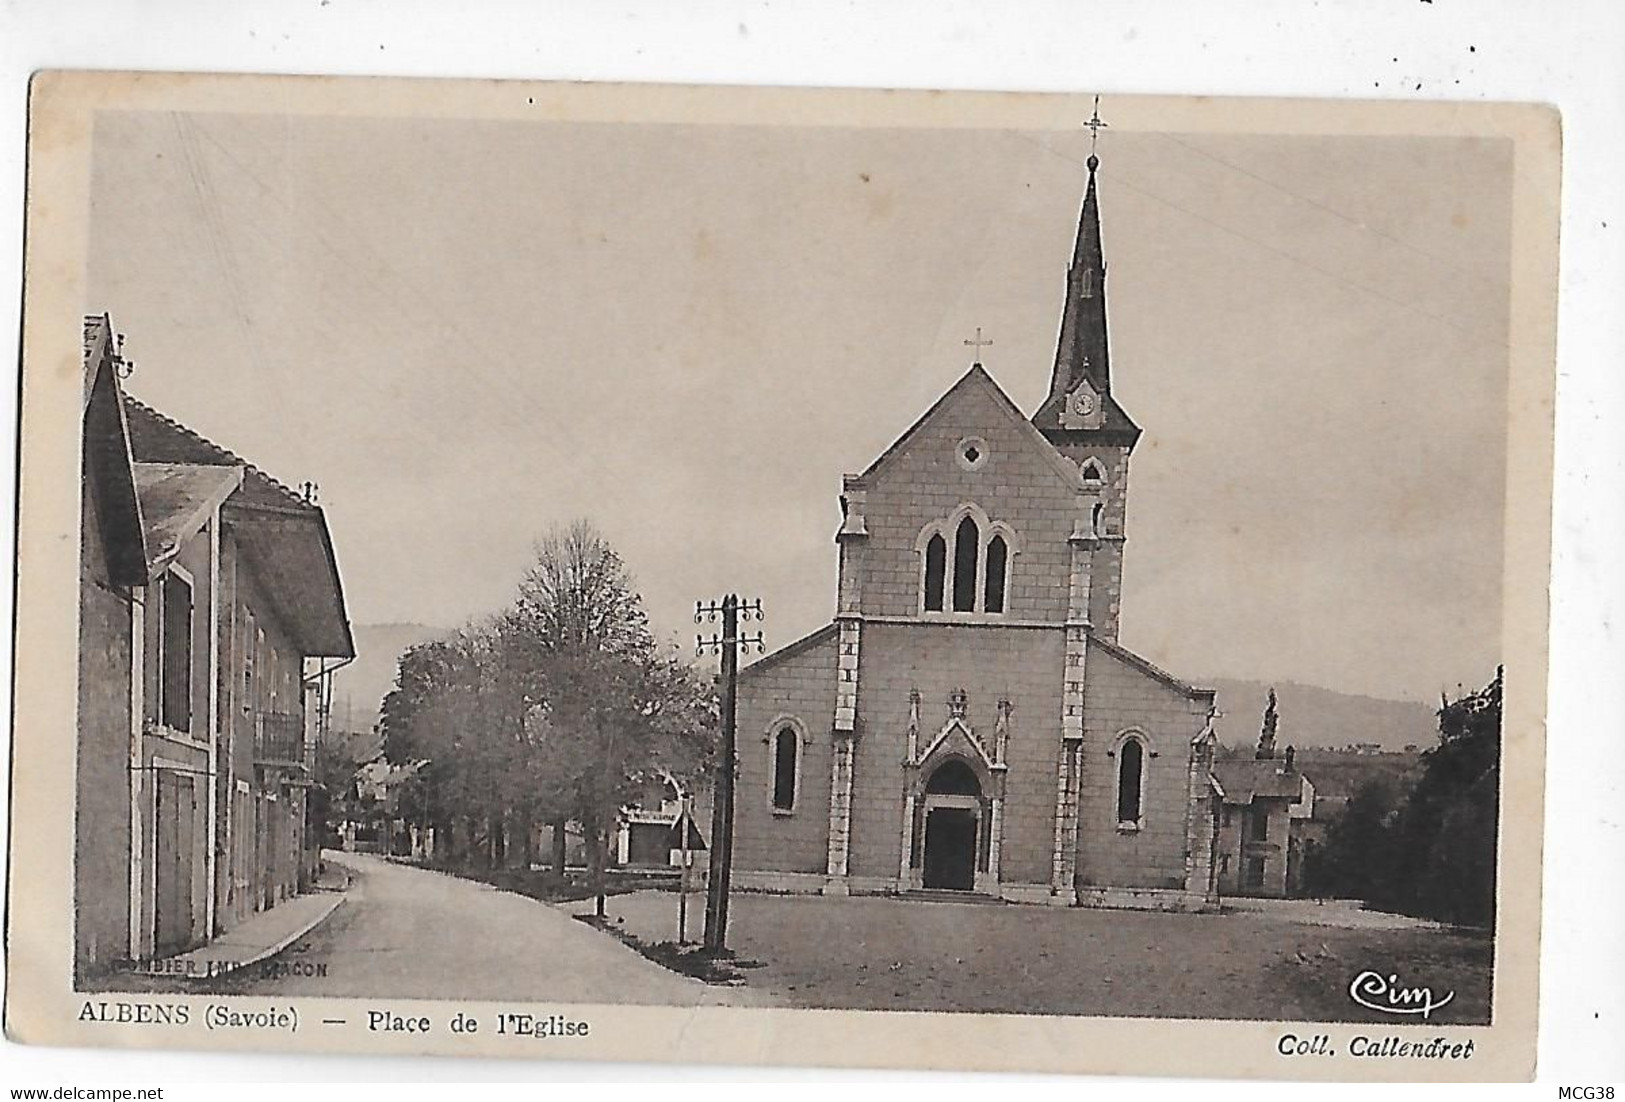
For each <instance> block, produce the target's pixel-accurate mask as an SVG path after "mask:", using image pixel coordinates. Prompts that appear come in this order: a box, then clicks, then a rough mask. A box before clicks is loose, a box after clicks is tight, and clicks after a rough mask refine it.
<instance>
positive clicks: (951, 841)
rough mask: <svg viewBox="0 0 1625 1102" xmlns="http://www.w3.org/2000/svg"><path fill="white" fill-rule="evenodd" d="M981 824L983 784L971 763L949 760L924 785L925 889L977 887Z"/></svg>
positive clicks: (970, 888) (967, 889)
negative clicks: (977, 861) (977, 860)
mask: <svg viewBox="0 0 1625 1102" xmlns="http://www.w3.org/2000/svg"><path fill="white" fill-rule="evenodd" d="M981 825H982V785H981V782H980V781H978V780H977V778H976V772H975V770H973V769H971V767H970V766H969V765H968V764H966V763H965V762H963V761H961V760H960V759H958V758H950V759H948V760H947V761H945V762H943V763H942V764H941V765H939V766H938V767H937V768H936V770H935V771H934V772H933V773H932V774H931V777H930V779H929V780H927V781H926V783H925V861H924V874H925V875H924V880H923V883H924V886H925V887H927V888H948V889H952V890H955V891H967V892H968V891H971V890H973V889H974V888H975V887H976V857H977V848H978V847H977V842H978V836H979V834H980V828H981Z"/></svg>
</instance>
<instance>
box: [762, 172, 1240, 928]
mask: <svg viewBox="0 0 1625 1102" xmlns="http://www.w3.org/2000/svg"><path fill="white" fill-rule="evenodd" d="M1098 167H1099V160H1098V158H1097V157H1095V156H1094V155H1093V154H1091V155H1090V157H1089V160H1088V170H1089V179H1088V185H1087V188H1086V191H1085V194H1084V199H1083V209H1082V214H1081V217H1080V219H1079V225H1078V234H1077V244H1076V247H1075V249H1074V252H1073V257H1072V262H1071V265H1070V268H1069V270H1068V272H1067V279H1066V300H1065V308H1064V312H1063V314H1062V319H1061V327H1060V337H1059V341H1058V344H1057V348H1056V353H1055V364H1054V372H1053V376H1052V379H1051V383H1050V390H1049V396H1048V397H1047V398H1046V399H1045V400H1044V402H1043V404H1042V405H1040V406H1039V408H1038V410H1037V412H1035V413H1034V414H1033V415H1032V416H1031V417H1027V416H1025V415H1024V414H1023V413H1022V412H1021V411H1020V410H1019V409H1017V408H1016V406H1015V404H1014V403H1013V402H1012V401H1011V400H1010V398H1009V397H1008V396H1007V395H1006V394H1005V392H1004V391H1003V390H1002V389H1001V388H1000V387H999V385H998V383H996V382H994V380H993V378H992V377H991V376H990V375H989V374H988V373H987V371H986V370H985V369H984V368H983V366H982V365H981V364H980V363H979V362H978V363H976V364H974V365H973V366H972V367H971V369H970V370H969V371H968V372H967V373H966V374H965V375H964V376H963V377H962V378H961V379H960V380H959V381H958V382H957V383H955V384H954V385H953V387H951V388H950V389H949V390H948V392H947V393H946V394H944V395H943V396H942V397H941V398H940V399H938V400H937V402H936V404H935V405H933V406H932V407H931V408H930V409H929V410H927V411H926V412H925V415H924V416H922V417H921V418H920V419H919V420H918V421H916V422H915V423H914V425H913V426H911V427H910V428H909V429H908V431H906V432H904V433H903V435H902V436H901V437H899V438H898V440H897V441H896V443H894V444H893V445H892V446H891V447H890V448H888V449H887V450H886V451H885V453H884V454H882V455H881V456H880V457H879V458H878V459H876V460H875V461H874V462H873V463H871V464H870V465H869V467H868V469H867V470H865V471H864V472H863V473H862V474H858V475H847V476H846V477H845V479H844V486H843V490H842V494H841V511H842V515H843V521H842V524H841V527H840V530H839V532H838V533H837V534H836V537H835V539H836V543H837V545H838V548H839V562H840V565H839V579H838V585H837V605H836V610H835V616H834V619H833V620H832V621H831V623H830V624H828V625H827V626H826V627H823V628H821V629H819V630H818V631H816V632H814V633H812V634H811V635H809V636H807V637H806V638H803V639H801V640H798V641H796V642H794V643H791V644H789V645H788V646H786V647H783V648H782V649H780V650H778V651H777V652H775V653H773V654H770V655H768V656H766V657H764V658H762V659H760V660H759V661H757V662H755V663H753V664H752V665H750V666H748V667H746V668H745V669H744V670H742V671H741V675H740V681H739V698H738V752H739V774H738V782H737V787H736V795H735V838H734V861H733V865H734V870H735V871H734V874H733V878H734V883H735V884H737V885H739V886H741V887H757V888H771V889H776V890H791V891H798V890H799V891H817V892H824V893H826V894H844V893H848V892H853V893H857V892H863V893H906V892H921V893H925V894H927V895H929V896H940V897H943V898H956V897H958V896H957V895H955V896H949V895H948V894H947V893H969V894H980V895H984V896H990V897H996V898H1002V899H1006V900H1013V901H1023V902H1043V903H1054V904H1060V905H1098V906H1131V907H1145V908H1157V909H1178V910H1199V909H1202V908H1203V907H1206V906H1208V905H1209V904H1211V903H1212V902H1213V901H1214V900H1215V898H1216V895H1215V891H1216V881H1215V869H1214V852H1215V843H1216V830H1217V822H1218V816H1217V814H1216V812H1217V810H1218V808H1219V806H1220V805H1219V803H1218V801H1219V799H1220V791H1219V789H1218V788H1217V785H1216V783H1215V781H1214V779H1213V775H1212V766H1213V748H1214V734H1213V727H1212V717H1213V715H1214V693H1213V690H1211V689H1200V688H1196V687H1193V686H1191V685H1189V684H1186V683H1185V682H1183V681H1181V680H1179V679H1178V678H1176V677H1174V676H1172V675H1171V674H1168V673H1165V672H1163V671H1162V670H1160V669H1158V668H1157V667H1155V666H1153V665H1152V664H1151V663H1150V662H1148V661H1146V660H1145V659H1143V658H1141V657H1139V656H1138V655H1136V654H1134V653H1133V652H1131V651H1129V650H1128V649H1127V648H1125V647H1123V646H1122V645H1120V644H1119V643H1118V641H1117V634H1118V633H1117V628H1118V616H1119V606H1120V601H1121V595H1122V573H1123V549H1124V541H1125V532H1126V524H1125V521H1126V516H1127V504H1128V468H1129V457H1130V455H1131V454H1132V452H1133V451H1134V445H1135V443H1136V442H1137V441H1138V440H1139V437H1140V428H1139V426H1138V425H1136V424H1135V423H1134V421H1133V420H1132V419H1131V418H1130V417H1129V415H1128V413H1127V412H1126V411H1125V410H1124V409H1123V407H1122V406H1121V405H1119V404H1118V402H1117V399H1116V398H1115V397H1114V396H1113V394H1112V375H1111V362H1110V356H1109V347H1108V344H1107V339H1106V264H1105V260H1104V255H1103V252H1102V248H1101V235H1100V207H1099V202H1098V199H1097V196H1096V184H1095V175H1096V170H1097V168H1098ZM979 340H980V338H979V337H978V341H979ZM978 350H979V349H978Z"/></svg>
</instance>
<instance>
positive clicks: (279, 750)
mask: <svg viewBox="0 0 1625 1102" xmlns="http://www.w3.org/2000/svg"><path fill="white" fill-rule="evenodd" d="M254 764H255V765H277V766H282V767H284V768H288V767H297V766H306V765H308V748H307V747H306V745H305V717H304V716H302V715H299V714H298V713H297V712H259V713H257V714H256V715H255V716H254Z"/></svg>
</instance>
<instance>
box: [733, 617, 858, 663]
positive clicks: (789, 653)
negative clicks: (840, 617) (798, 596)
mask: <svg viewBox="0 0 1625 1102" xmlns="http://www.w3.org/2000/svg"><path fill="white" fill-rule="evenodd" d="M838 626H839V625H837V624H836V623H835V622H834V621H831V622H830V623H827V624H825V625H824V626H823V627H821V628H819V629H818V630H817V631H814V632H811V633H809V634H807V635H803V636H802V637H801V638H800V639H797V640H796V641H795V642H793V643H786V644H785V645H784V646H782V647H780V648H779V649H778V650H776V651H774V652H773V653H772V654H769V655H767V656H766V657H763V658H758V659H757V660H756V661H754V662H752V663H751V664H750V665H748V666H742V667H740V670H739V676H740V677H744V676H746V675H747V674H755V673H761V672H762V671H764V670H768V669H771V668H773V667H774V666H777V665H778V664H779V663H780V662H786V661H788V660H790V659H791V658H794V657H795V656H796V655H798V654H804V653H806V652H807V651H810V650H812V649H813V648H814V647H816V646H818V645H819V644H820V643H827V642H829V641H830V640H831V639H833V638H835V635H836V632H837V629H838Z"/></svg>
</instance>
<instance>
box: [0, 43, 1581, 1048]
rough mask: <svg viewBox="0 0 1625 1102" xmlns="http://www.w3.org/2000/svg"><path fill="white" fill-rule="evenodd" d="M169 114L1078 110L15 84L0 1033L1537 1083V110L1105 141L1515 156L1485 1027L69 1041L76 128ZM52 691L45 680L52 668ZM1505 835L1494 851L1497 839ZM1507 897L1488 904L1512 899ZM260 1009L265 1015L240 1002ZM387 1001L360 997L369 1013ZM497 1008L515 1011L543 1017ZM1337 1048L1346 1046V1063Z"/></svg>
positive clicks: (1541, 619)
mask: <svg viewBox="0 0 1625 1102" xmlns="http://www.w3.org/2000/svg"><path fill="white" fill-rule="evenodd" d="M100 110H120V111H188V112H240V113H270V112H276V113H283V114H293V115H353V116H378V117H401V116H415V117H437V118H448V119H452V118H506V119H513V120H521V119H532V120H535V121H573V122H605V123H608V122H643V123H656V122H684V123H695V124H713V125H729V124H733V125H789V126H840V127H894V128H904V127H956V128H998V129H1029V130H1049V131H1062V132H1065V131H1069V130H1071V129H1072V128H1073V127H1074V126H1075V125H1076V121H1077V120H1078V119H1079V118H1083V117H1086V116H1087V114H1088V101H1087V97H1084V96H1076V95H1054V94H1032V93H974V92H953V93H935V92H918V91H884V90H832V89H819V90H810V89H789V88H759V87H726V88H724V87H695V86H672V85H624V84H623V85H612V84H599V85H593V84H558V83H527V82H520V81H449V80H447V81H441V80H397V79H388V78H334V77H271V76H249V75H214V74H163V73H96V72H47V73H41V74H37V75H36V77H35V78H34V80H33V82H32V85H31V89H30V136H29V163H28V183H27V188H28V190H27V194H28V209H27V238H26V250H25V293H24V331H23V375H22V386H21V401H20V405H19V430H20V432H21V448H20V451H19V472H18V517H19V531H18V563H17V570H18V575H17V588H16V593H17V611H16V627H15V631H16V644H17V645H16V649H15V654H16V659H15V669H14V686H15V705H14V716H13V749H12V754H13V759H12V760H13V772H12V778H13V780H12V792H11V798H12V803H11V808H12V820H11V826H12V837H13V839H27V844H26V845H18V844H14V845H13V847H12V851H11V853H10V854H9V855H8V859H9V864H10V894H9V898H8V900H7V903H8V906H7V931H6V934H7V942H8V949H9V952H8V954H7V973H8V974H7V981H8V982H7V992H6V1005H5V1024H6V1031H7V1033H8V1034H9V1035H10V1036H11V1037H13V1038H14V1039H17V1040H21V1041H25V1042H32V1043H40V1044H55V1045H91V1046H111V1047H130V1048H154V1047H163V1048H171V1047H172V1048H187V1049H198V1050H231V1049H244V1048H252V1049H255V1050H260V1051H298V1052H364V1053H369V1054H386V1053H399V1054H424V1053H439V1054H462V1055H483V1056H508V1057H514V1056H518V1057H521V1058H559V1059H577V1060H633V1061H659V1062H667V1063H695V1062H702V1063H731V1064H756V1063H769V1064H790V1065H826V1066H846V1067H918V1068H935V1069H959V1070H986V1071H1031V1072H1075V1073H1096V1074H1110V1073H1137V1074H1151V1075H1175V1076H1192V1077H1212V1076H1237V1077H1260V1078H1299V1079H1330V1080H1346V1079H1351V1078H1358V1079H1373V1080H1381V1079H1395V1080H1459V1079H1463V1078H1469V1079H1489V1080H1500V1079H1528V1078H1531V1077H1532V1076H1533V1073H1534V1057H1535V1029H1536V1021H1537V998H1538V961H1539V951H1538V950H1539V925H1540V894H1541V893H1540V884H1541V841H1542V802H1543V796H1544V769H1543V766H1544V749H1545V722H1544V717H1545V695H1546V658H1547V623H1548V596H1547V592H1548V581H1549V575H1550V544H1551V495H1552V426H1553V392H1554V379H1555V374H1554V357H1555V346H1556V287H1557V258H1558V251H1557V248H1558V239H1557V227H1558V201H1559V179H1558V176H1559V165H1560V161H1561V157H1560V151H1561V150H1560V147H1561V130H1560V124H1559V118H1558V115H1557V112H1556V111H1555V109H1553V108H1550V107H1546V106H1542V105H1535V104H1486V103H1463V104H1452V103H1434V102H1429V103H1422V102H1360V101H1339V100H1284V99H1224V100H1218V99H1209V98H1164V97H1126V96H1125V97H1119V98H1114V101H1113V112H1114V117H1113V123H1112V125H1113V126H1114V127H1115V128H1117V129H1119V130H1131V131H1132V130H1140V131H1148V130H1157V131H1165V132H1211V133H1222V132H1232V133H1251V134H1282V135H1286V134H1320V133H1338V134H1347V135H1401V134H1403V135H1449V136H1481V137H1486V138H1500V139H1506V140H1510V141H1511V142H1513V145H1514V151H1515V152H1514V162H1513V173H1514V181H1513V212H1512V216H1513V222H1514V227H1513V237H1512V257H1511V264H1512V271H1511V286H1512V301H1511V311H1510V340H1509V372H1510V377H1509V387H1508V453H1507V471H1508V474H1507V486H1508V494H1509V500H1510V495H1511V490H1512V488H1513V487H1516V488H1517V491H1518V495H1519V496H1518V507H1517V509H1515V510H1514V509H1511V508H1508V509H1507V510H1506V516H1505V532H1506V560H1505V574H1504V579H1503V599H1504V605H1503V609H1504V614H1503V623H1502V637H1503V646H1502V654H1503V655H1504V660H1505V663H1506V668H1507V678H1506V689H1505V705H1504V709H1505V710H1504V723H1505V732H1506V735H1505V742H1504V747H1503V770H1502V776H1503V790H1502V808H1501V816H1500V821H1501V846H1500V861H1501V869H1500V876H1499V881H1498V883H1499V884H1500V887H1501V895H1500V916H1499V924H1498V931H1497V938H1496V950H1495V967H1494V992H1493V999H1492V1008H1493V1009H1492V1020H1493V1024H1491V1025H1489V1026H1449V1027H1427V1026H1410V1027H1406V1026H1397V1025H1396V1026H1391V1027H1383V1026H1368V1027H1352V1026H1350V1025H1348V1024H1347V1023H1331V1024H1325V1025H1324V1026H1317V1025H1316V1024H1315V1023H1308V1022H1290V1023H1278V1022H1251V1021H1246V1022H1218V1021H1207V1020H1203V1021H1194V1020H1170V1019H1139V1018H1071V1017H1055V1016H1027V1015H985V1014H930V1013H918V1012H897V1011H892V1012H864V1011H836V1010H790V1009H735V1008H704V1009H691V1008H671V1007H644V1006H619V1005H605V1006H584V1005H581V1004H574V1005H572V1006H571V1007H570V1010H571V1012H572V1013H574V1014H576V1015H577V1016H580V1017H585V1018H588V1019H590V1020H591V1021H592V1022H593V1023H594V1030H593V1033H592V1034H591V1035H590V1037H589V1038H587V1039H579V1038H573V1039H572V1040H571V1042H570V1044H569V1046H568V1047H562V1046H561V1047H552V1046H551V1045H549V1044H548V1043H546V1042H530V1043H528V1044H517V1045H516V1044H514V1043H513V1041H512V1040H511V1039H508V1038H503V1039H499V1038H496V1037H493V1036H489V1035H481V1036H479V1037H477V1038H470V1037H454V1036H452V1035H450V1034H448V1033H446V1032H445V1031H444V1029H443V1024H444V1021H445V1020H449V1019H450V1018H451V1017H452V1016H453V1015H454V1014H456V1013H457V1012H458V1011H459V1010H493V1009H498V1008H497V1007H496V1006H495V1005H493V1004H470V1003H467V1002H449V1001H448V1002H422V1001H420V1002H414V1003H412V1004H411V1005H412V1006H413V1008H414V1010H417V1011H420V1012H422V1013H424V1014H427V1015H428V1016H429V1017H431V1018H432V1019H435V1020H436V1021H437V1022H438V1023H439V1024H440V1025H441V1027H442V1028H441V1029H440V1030H439V1031H438V1032H437V1033H435V1034H432V1035H430V1036H428V1037H410V1038H409V1037H397V1036H389V1035H381V1034H370V1033H368V1032H367V1031H366V1029H365V1026H364V1024H362V1023H361V1022H360V1021H359V1017H357V1018H355V1019H352V1021H351V1024H350V1025H349V1026H346V1027H343V1028H337V1027H335V1028H333V1030H332V1032H324V1033H322V1034H321V1035H319V1036H318V1035H314V1034H312V1033H311V1032H309V1031H308V1030H302V1031H301V1032H300V1033H298V1034H297V1035H289V1034H256V1035H255V1041H254V1043H253V1044H251V1045H250V1044H245V1043H244V1041H243V1039H242V1038H241V1037H237V1036H230V1035H223V1034H221V1033H216V1032H211V1031H206V1030H204V1029H203V1028H202V1027H201V1024H200V1023H201V1018H202V1013H201V1012H202V1009H203V1006H204V1005H205V1004H206V1003H207V1002H209V1001H210V999H209V998H208V997H206V996H173V997H171V996H167V995H166V996H165V1000H166V1001H186V1002H189V1003H191V1004H192V1005H193V1006H194V1012H193V1015H192V1022H193V1026H192V1027H189V1028H187V1029H185V1030H184V1031H173V1030H159V1031H155V1030H153V1029H152V1028H151V1027H140V1026H121V1025H116V1024H105V1023H82V1022H79V1021H78V1020H77V1014H78V1012H79V1009H80V1007H81V1006H82V1005H83V1003H84V1001H85V999H84V997H82V996H79V995H77V994H76V993H75V992H74V991H73V990H72V989H71V980H70V977H71V975H72V964H71V962H72V944H71V939H72V933H71V927H72V910H71V906H72V867H73V865H72V861H73V853H72V847H73V807H74V785H73V760H74V746H75V741H76V733H75V704H74V701H75V696H76V686H75V680H74V676H73V673H72V671H74V670H76V668H77V608H78V597H77V593H78V546H79V538H78V521H79V511H78V496H77V493H76V492H74V491H75V488H76V487H77V486H78V484H79V448H78V433H77V423H78V416H79V406H78V397H79V394H80V385H81V381H80V380H81V374H80V373H81V365H80V359H81V356H82V351H81V347H80V339H79V333H80V328H81V317H82V315H83V312H84V310H85V309H86V307H87V303H86V302H85V299H84V292H85V270H84V269H85V258H86V256H87V253H88V244H89V242H88V238H87V234H88V221H89V218H88V215H89V190H90V188H89V184H90V154H91V133H92V126H93V122H94V119H95V115H96V112H98V111H100ZM64 671H66V672H64ZM1509 826H1510V827H1511V828H1512V829H1509ZM1509 885H1510V886H1512V888H1513V890H1511V891H1508V890H1507V888H1508V886H1509ZM243 1001H244V1002H245V1003H252V1004H254V1005H256V1006H264V1005H268V1004H270V1003H271V1002H273V1001H276V1000H270V999H266V998H261V997H256V998H253V999H244V1000H243ZM280 1001H281V1002H284V1003H293V1004H296V1005H297V1006H298V1007H299V1008H300V1010H301V1014H302V1015H304V1016H320V1015H322V1014H323V1013H324V1012H329V1011H342V1010H344V1009H350V1010H352V1011H354V1010H357V1009H365V1007H366V1005H368V1001H367V1000H347V999H317V998H302V999H293V1000H280ZM402 1002H405V1000H377V1003H378V1004H379V1005H384V1004H386V1003H392V1004H398V1003H402ZM502 1008H503V1009H521V1010H535V1009H540V1008H538V1007H507V1006H506V1005H504V1006H503V1007H502ZM1287 1029H1290V1030H1292V1031H1294V1032H1297V1033H1299V1034H1304V1033H1308V1032H1313V1031H1315V1030H1316V1029H1321V1030H1323V1031H1330V1032H1332V1033H1333V1034H1334V1035H1348V1034H1350V1033H1352V1032H1353V1031H1355V1030H1356V1029H1364V1031H1365V1032H1368V1033H1369V1032H1382V1033H1394V1034H1397V1035H1402V1036H1406V1037H1409V1038H1416V1037H1420V1038H1426V1037H1428V1036H1431V1035H1434V1034H1437V1033H1438V1032H1440V1031H1441V1029H1448V1031H1449V1033H1450V1034H1451V1035H1452V1036H1456V1037H1459V1038H1461V1039H1466V1038H1468V1037H1471V1038H1473V1039H1474V1040H1475V1042H1476V1048H1477V1056H1476V1058H1475V1059H1474V1060H1472V1061H1471V1062H1467V1063H1463V1062H1460V1061H1446V1062H1440V1061H1429V1062H1418V1061H1413V1060H1382V1059H1366V1060H1363V1061H1362V1060H1359V1059H1356V1058H1354V1057H1349V1056H1347V1055H1341V1056H1339V1057H1338V1058H1335V1059H1330V1060H1319V1061H1314V1062H1309V1061H1304V1060H1295V1061H1294V1060H1287V1059H1283V1058H1281V1057H1279V1056H1277V1055H1276V1053H1275V1044H1276V1041H1277V1039H1278V1038H1279V1037H1280V1035H1281V1034H1282V1033H1283V1031H1285V1030H1287ZM1345 1047H1346V1046H1345Z"/></svg>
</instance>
